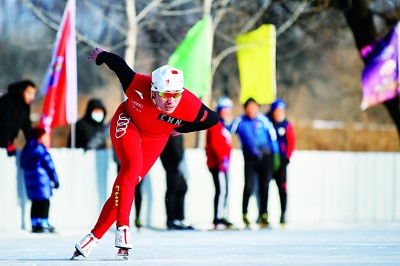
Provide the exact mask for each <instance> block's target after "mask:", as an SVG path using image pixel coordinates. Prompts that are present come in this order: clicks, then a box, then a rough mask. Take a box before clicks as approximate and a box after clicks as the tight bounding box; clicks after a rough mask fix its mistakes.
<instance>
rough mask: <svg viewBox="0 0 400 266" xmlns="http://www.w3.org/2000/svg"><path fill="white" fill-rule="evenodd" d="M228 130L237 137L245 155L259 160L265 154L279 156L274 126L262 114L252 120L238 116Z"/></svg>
mask: <svg viewBox="0 0 400 266" xmlns="http://www.w3.org/2000/svg"><path fill="white" fill-rule="evenodd" d="M229 128H230V131H231V133H232V135H233V134H235V133H237V134H238V135H239V138H240V142H241V144H242V150H243V153H244V154H245V155H246V154H247V155H252V156H254V157H256V158H260V157H261V156H262V155H266V154H279V146H278V142H277V137H276V132H275V129H274V126H273V125H272V123H271V121H270V120H269V119H268V118H267V117H266V116H264V115H263V114H258V115H257V117H256V118H254V119H250V118H249V117H247V116H246V115H241V116H238V117H236V118H235V119H234V120H233V122H232V124H231V126H230V127H229Z"/></svg>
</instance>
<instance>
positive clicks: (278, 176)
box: [273, 160, 287, 215]
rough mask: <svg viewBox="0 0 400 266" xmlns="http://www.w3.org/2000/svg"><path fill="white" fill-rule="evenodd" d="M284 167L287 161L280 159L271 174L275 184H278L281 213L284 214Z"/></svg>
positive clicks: (285, 195)
mask: <svg viewBox="0 0 400 266" xmlns="http://www.w3.org/2000/svg"><path fill="white" fill-rule="evenodd" d="M286 168H287V163H286V162H284V161H282V160H281V166H280V167H279V169H278V170H277V171H276V172H274V174H273V178H274V179H275V181H276V185H277V186H278V191H279V199H280V202H281V214H282V215H284V214H285V212H286V202H287V190H286Z"/></svg>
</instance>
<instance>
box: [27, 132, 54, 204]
mask: <svg viewBox="0 0 400 266" xmlns="http://www.w3.org/2000/svg"><path fill="white" fill-rule="evenodd" d="M21 167H22V168H23V170H24V176H25V185H26V191H27V193H28V198H29V199H31V200H43V199H49V198H50V197H51V195H53V193H52V185H54V187H56V188H58V185H59V183H58V176H57V173H56V171H55V168H54V164H53V160H52V159H51V156H50V153H49V152H48V151H47V150H46V148H45V147H44V146H43V144H41V143H39V142H38V141H37V140H36V139H31V140H30V141H29V142H28V143H27V144H26V145H25V147H24V149H23V150H22V153H21Z"/></svg>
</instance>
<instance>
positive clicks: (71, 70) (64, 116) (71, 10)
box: [40, 0, 77, 133]
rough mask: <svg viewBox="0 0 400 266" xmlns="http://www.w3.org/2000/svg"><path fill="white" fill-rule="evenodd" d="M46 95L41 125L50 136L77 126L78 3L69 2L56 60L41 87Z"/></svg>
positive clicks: (54, 53)
mask: <svg viewBox="0 0 400 266" xmlns="http://www.w3.org/2000/svg"><path fill="white" fill-rule="evenodd" d="M41 91H42V94H45V95H46V96H45V100H44V103H43V111H42V117H41V119H40V125H41V126H43V127H44V128H45V130H46V132H48V133H51V130H52V129H53V128H54V127H57V126H62V125H65V124H70V123H74V122H76V119H77V63H76V32H75V0H69V1H68V2H67V5H66V7H65V10H64V15H63V19H62V22H61V25H60V28H59V29H58V32H57V38H56V42H55V43H54V48H53V56H52V60H51V63H50V65H49V67H48V69H47V72H46V75H45V77H44V80H43V84H42V89H41Z"/></svg>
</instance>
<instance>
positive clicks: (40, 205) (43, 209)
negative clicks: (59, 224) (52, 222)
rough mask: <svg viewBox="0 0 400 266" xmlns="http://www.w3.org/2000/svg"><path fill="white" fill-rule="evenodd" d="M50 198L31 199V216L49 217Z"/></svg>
mask: <svg viewBox="0 0 400 266" xmlns="http://www.w3.org/2000/svg"><path fill="white" fill-rule="evenodd" d="M49 209H50V200H48V199H44V200H32V206H31V218H49Z"/></svg>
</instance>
